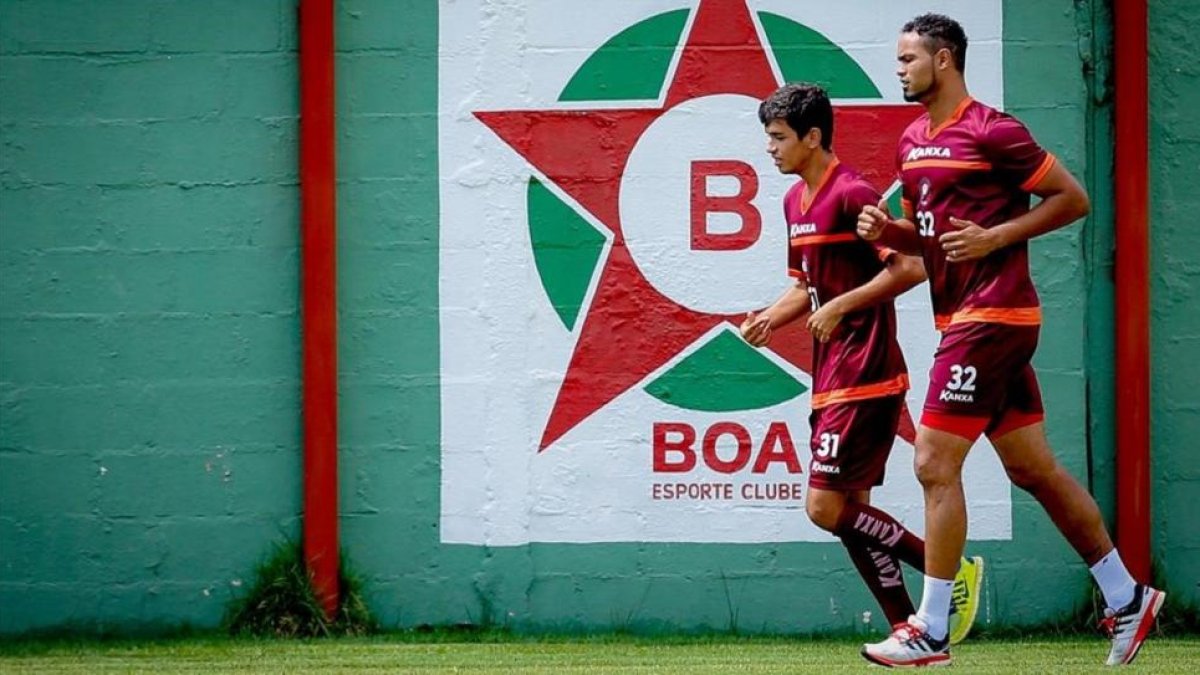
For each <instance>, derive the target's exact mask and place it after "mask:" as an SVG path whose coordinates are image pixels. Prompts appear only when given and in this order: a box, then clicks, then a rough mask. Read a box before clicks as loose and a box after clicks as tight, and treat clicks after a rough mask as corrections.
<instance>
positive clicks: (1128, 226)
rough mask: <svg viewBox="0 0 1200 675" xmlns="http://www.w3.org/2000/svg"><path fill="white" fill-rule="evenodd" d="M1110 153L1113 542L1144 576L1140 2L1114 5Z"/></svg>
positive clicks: (1145, 349) (1143, 24)
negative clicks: (1113, 292) (1114, 408)
mask: <svg viewBox="0 0 1200 675" xmlns="http://www.w3.org/2000/svg"><path fill="white" fill-rule="evenodd" d="M1113 25H1114V27H1115V28H1114V31H1115V34H1114V44H1113V65H1114V71H1115V72H1114V77H1115V83H1116V95H1115V96H1114V97H1113V98H1114V100H1115V101H1116V109H1115V111H1114V124H1115V136H1116V137H1115V142H1114V145H1115V146H1116V156H1115V158H1114V167H1115V170H1114V171H1113V188H1114V189H1113V192H1114V202H1115V203H1114V207H1115V211H1116V226H1115V227H1116V248H1117V251H1116V311H1115V323H1116V357H1117V363H1116V377H1117V382H1116V385H1117V386H1116V390H1117V391H1118V392H1120V401H1119V402H1118V405H1119V411H1120V412H1119V413H1118V414H1117V415H1116V418H1117V419H1116V426H1117V429H1116V433H1117V544H1118V545H1119V546H1120V548H1121V557H1122V558H1123V559H1124V560H1125V564H1126V565H1127V566H1128V567H1129V571H1130V572H1131V573H1132V574H1133V576H1134V577H1136V578H1138V579H1139V580H1141V581H1146V582H1148V581H1150V236H1149V232H1150V214H1149V202H1148V195H1149V188H1150V178H1149V162H1148V159H1149V158H1148V154H1147V153H1148V151H1147V147H1148V145H1149V140H1150V139H1149V108H1148V105H1147V101H1148V97H1149V90H1148V86H1147V70H1148V66H1147V61H1148V58H1149V55H1148V51H1147V16H1146V1H1145V0H1116V3H1115V5H1114V7H1113Z"/></svg>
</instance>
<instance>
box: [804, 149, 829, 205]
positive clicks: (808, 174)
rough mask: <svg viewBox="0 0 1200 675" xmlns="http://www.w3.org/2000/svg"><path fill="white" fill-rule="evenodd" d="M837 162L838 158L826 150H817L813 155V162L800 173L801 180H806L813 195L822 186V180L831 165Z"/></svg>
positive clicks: (805, 182)
mask: <svg viewBox="0 0 1200 675" xmlns="http://www.w3.org/2000/svg"><path fill="white" fill-rule="evenodd" d="M836 161H837V157H835V156H834V155H833V153H832V152H826V151H825V150H817V151H816V152H815V153H813V157H812V160H811V161H810V162H809V163H808V166H806V167H804V170H803V171H801V172H800V178H802V179H803V180H804V184H805V185H806V186H808V191H809V193H810V194H811V193H812V192H813V190H816V189H817V188H818V187H820V186H821V179H822V178H824V177H825V172H826V171H828V170H829V165H830V164H833V163H834V162H836Z"/></svg>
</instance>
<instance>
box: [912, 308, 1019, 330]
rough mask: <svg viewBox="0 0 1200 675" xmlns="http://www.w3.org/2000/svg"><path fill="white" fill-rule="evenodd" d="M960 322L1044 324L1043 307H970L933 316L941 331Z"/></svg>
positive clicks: (1013, 324)
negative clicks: (949, 313) (948, 313)
mask: <svg viewBox="0 0 1200 675" xmlns="http://www.w3.org/2000/svg"><path fill="white" fill-rule="evenodd" d="M960 323H1002V324H1006V325H1009V326H1040V325H1042V308H1041V307H968V308H967V309H960V310H958V311H957V312H955V313H953V314H951V315H949V316H947V315H945V314H941V315H938V316H935V317H934V318H933V325H934V326H936V327H937V329H938V330H939V331H944V330H946V329H947V328H949V327H950V326H954V325H957V324H960Z"/></svg>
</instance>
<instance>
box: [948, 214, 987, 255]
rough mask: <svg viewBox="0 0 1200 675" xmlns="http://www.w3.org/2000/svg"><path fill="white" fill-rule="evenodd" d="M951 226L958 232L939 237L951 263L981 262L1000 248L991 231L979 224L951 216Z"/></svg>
mask: <svg viewBox="0 0 1200 675" xmlns="http://www.w3.org/2000/svg"><path fill="white" fill-rule="evenodd" d="M950 224H951V225H953V226H955V227H957V228H958V230H956V231H953V232H947V233H945V234H943V235H942V236H940V237H938V243H940V244H941V245H942V250H943V251H945V252H946V260H949V261H950V262H954V263H957V262H966V261H968V260H979V259H980V258H983V257H984V256H986V255H987V254H989V253H991V252H992V251H994V250H996V249H997V248H999V247H1000V246H999V244H998V243H997V242H996V241H995V237H994V236H993V234H992V232H991V230H987V229H985V228H982V227H980V226H979V225H978V224H977V223H973V222H971V221H969V220H962V219H961V218H955V217H954V216H951V217H950Z"/></svg>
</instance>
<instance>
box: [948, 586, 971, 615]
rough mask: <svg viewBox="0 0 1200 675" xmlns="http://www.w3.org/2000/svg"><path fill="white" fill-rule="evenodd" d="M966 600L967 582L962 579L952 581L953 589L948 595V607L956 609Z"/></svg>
mask: <svg viewBox="0 0 1200 675" xmlns="http://www.w3.org/2000/svg"><path fill="white" fill-rule="evenodd" d="M966 602H967V582H966V581H964V580H962V579H956V580H955V581H954V589H953V590H952V591H951V595H950V609H951V610H953V609H956V608H958V607H959V606H961V605H964V604H966Z"/></svg>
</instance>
